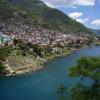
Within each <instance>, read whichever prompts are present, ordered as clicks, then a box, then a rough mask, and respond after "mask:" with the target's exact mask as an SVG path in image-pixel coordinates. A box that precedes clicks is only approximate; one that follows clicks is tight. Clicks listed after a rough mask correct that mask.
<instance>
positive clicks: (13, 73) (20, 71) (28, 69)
mask: <svg viewBox="0 0 100 100" xmlns="http://www.w3.org/2000/svg"><path fill="white" fill-rule="evenodd" d="M77 50H78V49H72V50H70V51H69V52H64V53H62V54H58V55H57V54H56V55H52V56H49V57H47V59H45V60H42V62H41V64H39V66H36V67H35V68H34V67H26V68H19V69H18V70H15V71H12V69H10V70H11V72H9V73H5V74H3V76H7V77H9V76H16V75H22V74H25V73H29V72H36V71H39V70H42V69H43V68H45V67H44V64H45V63H47V62H49V61H50V60H53V59H54V58H56V57H61V56H67V55H70V54H71V53H73V52H75V51H77Z"/></svg>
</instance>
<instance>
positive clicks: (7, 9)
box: [0, 0, 92, 34]
mask: <svg viewBox="0 0 100 100" xmlns="http://www.w3.org/2000/svg"><path fill="white" fill-rule="evenodd" d="M0 21H1V22H14V23H17V22H20V23H28V24H35V25H40V26H42V27H44V28H51V29H54V30H59V31H62V32H66V33H79V34H86V33H87V34H90V33H92V32H90V31H89V30H88V29H87V28H86V27H85V26H84V25H82V24H80V23H78V22H76V21H75V20H72V19H71V18H69V17H68V16H67V15H65V14H64V13H62V12H61V11H59V10H57V9H53V8H49V7H47V6H46V5H45V4H44V3H43V2H42V1H40V0H0Z"/></svg>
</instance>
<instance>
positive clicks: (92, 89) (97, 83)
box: [59, 57, 100, 100]
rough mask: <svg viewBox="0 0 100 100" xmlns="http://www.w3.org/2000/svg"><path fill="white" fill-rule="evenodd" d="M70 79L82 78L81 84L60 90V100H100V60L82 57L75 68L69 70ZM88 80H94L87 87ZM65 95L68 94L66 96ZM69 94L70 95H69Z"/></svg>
mask: <svg viewBox="0 0 100 100" xmlns="http://www.w3.org/2000/svg"><path fill="white" fill-rule="evenodd" d="M69 77H74V78H77V77H79V78H80V82H78V83H77V84H75V85H74V86H73V87H70V88H67V87H65V86H62V87H63V88H61V87H60V88H59V91H61V93H60V94H62V93H63V95H61V96H60V100H69V98H70V100H99V99H100V58H99V57H81V58H80V59H79V60H78V61H77V63H76V65H75V66H73V67H71V68H70V70H69ZM86 78H89V79H91V80H93V83H92V84H91V85H90V86H86V85H85V84H84V81H85V79H86ZM66 91H67V92H66ZM65 93H67V94H66V95H65ZM68 94H69V95H68Z"/></svg>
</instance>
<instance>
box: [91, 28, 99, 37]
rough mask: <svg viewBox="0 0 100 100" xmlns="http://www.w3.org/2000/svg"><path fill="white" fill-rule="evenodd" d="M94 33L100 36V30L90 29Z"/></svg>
mask: <svg viewBox="0 0 100 100" xmlns="http://www.w3.org/2000/svg"><path fill="white" fill-rule="evenodd" d="M90 30H91V31H92V32H94V33H95V34H96V35H99V36H100V30H97V29H90Z"/></svg>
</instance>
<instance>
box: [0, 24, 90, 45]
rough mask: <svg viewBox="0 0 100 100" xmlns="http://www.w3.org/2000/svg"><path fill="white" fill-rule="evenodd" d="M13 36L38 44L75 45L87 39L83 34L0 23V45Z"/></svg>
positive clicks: (9, 41) (9, 40)
mask: <svg viewBox="0 0 100 100" xmlns="http://www.w3.org/2000/svg"><path fill="white" fill-rule="evenodd" d="M15 38H16V39H21V40H23V41H26V42H31V43H33V44H38V45H56V44H61V45H69V44H71V45H75V44H76V45H77V44H86V43H87V42H88V41H89V39H88V38H86V37H83V36H77V35H75V34H68V33H67V34H66V33H62V32H59V31H56V30H51V29H44V28H42V27H39V26H38V27H36V26H34V25H33V26H28V25H23V24H16V25H15V24H4V23H0V45H4V44H5V43H8V44H12V43H13V39H15Z"/></svg>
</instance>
